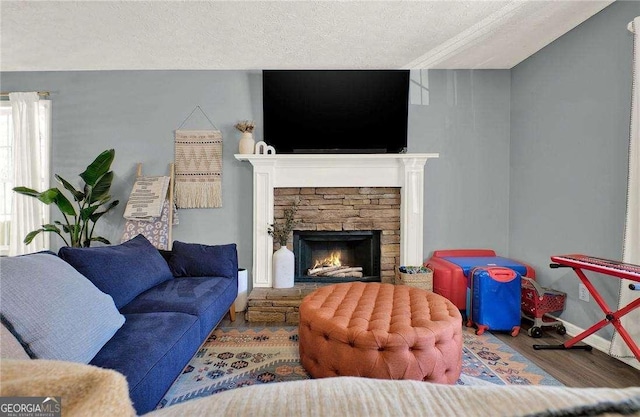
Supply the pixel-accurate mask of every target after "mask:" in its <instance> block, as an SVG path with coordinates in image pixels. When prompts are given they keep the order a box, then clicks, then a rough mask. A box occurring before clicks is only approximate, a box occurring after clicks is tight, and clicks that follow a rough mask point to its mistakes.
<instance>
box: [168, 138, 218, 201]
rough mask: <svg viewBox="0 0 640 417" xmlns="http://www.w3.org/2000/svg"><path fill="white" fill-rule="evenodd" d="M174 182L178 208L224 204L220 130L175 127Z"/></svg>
mask: <svg viewBox="0 0 640 417" xmlns="http://www.w3.org/2000/svg"><path fill="white" fill-rule="evenodd" d="M175 181H176V184H175V198H176V204H177V206H178V208H212V207H222V133H220V131H219V130H176V133H175Z"/></svg>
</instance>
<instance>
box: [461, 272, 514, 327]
mask: <svg viewBox="0 0 640 417" xmlns="http://www.w3.org/2000/svg"><path fill="white" fill-rule="evenodd" d="M467 282H468V288H467V327H471V326H473V325H475V326H476V329H477V330H476V334H478V335H480V334H482V333H484V331H485V330H498V331H508V332H511V336H514V337H515V336H517V335H518V333H519V332H520V294H521V290H520V288H521V284H522V277H521V275H520V274H519V273H518V272H516V271H514V270H513V269H510V268H504V267H499V266H497V267H492V266H490V267H484V266H482V267H476V268H473V269H472V270H471V271H470V272H469V277H468V281H467Z"/></svg>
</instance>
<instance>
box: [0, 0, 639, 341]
mask: <svg viewBox="0 0 640 417" xmlns="http://www.w3.org/2000/svg"><path fill="white" fill-rule="evenodd" d="M636 15H640V3H636V2H620V1H619V2H616V3H614V4H613V5H612V6H610V7H608V8H606V9H605V10H604V11H603V12H601V13H599V14H598V15H596V16H594V17H593V18H592V19H590V20H588V21H587V22H585V23H584V24H582V25H580V26H579V27H578V28H576V29H574V30H573V31H571V32H570V33H568V34H567V35H565V36H563V37H561V38H560V39H558V40H557V41H555V42H554V43H552V44H551V45H549V46H548V47H546V48H544V49H543V50H541V51H540V52H538V53H537V54H535V55H534V56H532V57H531V58H529V59H527V60H526V61H524V62H523V63H521V64H520V65H518V66H517V67H515V68H514V69H512V70H491V71H469V70H436V71H429V72H428V77H429V83H428V88H429V102H428V104H423V105H411V106H410V108H409V143H408V145H409V151H410V152H439V153H440V159H435V160H429V161H428V163H427V165H426V167H425V176H426V184H425V205H426V207H425V241H424V256H425V258H427V257H428V256H430V253H431V252H432V251H433V250H434V249H442V248H473V247H487V248H494V249H495V250H496V251H497V252H499V253H500V254H504V255H509V256H512V257H514V258H518V259H522V260H525V261H528V262H530V263H532V264H533V265H534V266H535V267H536V269H537V271H538V273H539V276H540V281H541V282H542V283H543V285H547V286H552V287H555V288H559V289H563V290H565V291H567V292H568V293H569V300H568V305H567V311H566V312H565V313H564V314H563V318H566V319H567V320H569V321H570V322H572V323H574V324H576V325H578V326H581V327H587V326H589V325H590V324H591V323H592V322H594V321H595V320H597V319H599V318H601V317H600V316H601V314H600V313H599V309H598V308H597V306H595V304H594V303H593V302H591V303H584V302H581V301H577V280H576V279H575V277H573V275H572V274H573V273H572V272H571V271H567V270H560V271H551V270H550V269H549V268H548V263H549V256H550V255H553V254H560V253H568V252H585V253H588V254H595V255H599V256H603V257H611V258H620V256H621V247H622V245H621V242H622V231H623V226H624V212H625V193H626V184H627V183H626V169H627V146H628V130H629V101H630V88H631V50H632V37H631V34H630V33H629V32H627V30H626V24H627V22H629V21H630V20H632V19H633V17H635V16H636ZM0 81H1V83H2V90H3V91H34V90H47V91H51V92H52V95H51V99H52V100H53V161H52V171H53V172H55V173H59V174H60V175H62V176H63V177H65V178H68V179H72V178H76V177H77V174H78V173H80V172H81V171H82V170H83V169H84V167H85V166H86V165H87V164H88V163H89V162H90V160H91V159H92V158H93V157H94V156H96V155H97V154H98V153H99V152H100V151H102V150H104V149H107V148H110V147H113V148H115V149H116V160H115V163H114V165H113V168H114V171H115V174H116V179H115V181H114V184H115V186H114V190H113V191H114V196H115V197H116V198H118V199H120V200H122V201H123V204H124V202H125V201H126V199H127V196H128V193H129V191H130V189H131V186H132V183H133V178H134V175H135V167H136V163H137V162H143V163H144V172H145V173H148V174H161V173H164V172H166V166H167V164H168V163H169V162H170V161H171V160H172V159H173V131H174V130H175V129H176V128H178V127H179V126H180V124H181V123H182V121H183V120H184V119H185V117H186V116H187V115H188V114H189V113H190V112H191V111H192V110H193V109H194V108H195V106H197V105H200V106H201V108H202V109H203V110H204V112H205V113H206V114H207V115H208V116H209V117H210V118H211V120H212V121H213V122H214V123H215V124H216V125H217V126H218V127H219V128H220V130H222V133H223V136H224V140H225V142H224V161H223V164H224V173H223V207H222V208H219V209H206V210H199V209H198V210H196V209H192V210H180V212H179V215H180V225H179V226H176V227H175V229H174V238H175V239H177V240H181V241H186V242H199V243H205V244H218V243H227V242H236V243H237V244H238V249H239V257H240V264H241V266H243V267H246V268H248V269H249V270H251V266H252V265H251V258H252V255H251V248H252V242H251V221H252V190H251V184H252V177H251V166H250V165H249V164H248V163H241V162H239V161H236V160H235V159H234V158H233V154H234V153H235V152H237V145H238V134H237V132H236V131H235V130H234V128H233V125H234V123H235V122H237V121H238V120H241V119H254V120H256V121H257V123H258V128H257V131H256V139H258V140H259V139H261V138H262V131H261V124H262V100H261V90H262V86H261V77H260V72H258V71H115V72H114V71H108V72H106V71H105V72H102V71H95V72H29V73H2V74H0ZM185 127H187V128H207V127H208V122H207V120H206V119H205V118H204V117H203V116H201V115H199V114H198V112H196V113H195V114H194V118H193V119H192V120H190V121H189V122H188V123H187V124H186V125H185ZM123 209H124V207H123V206H121V207H119V208H118V210H117V211H115V212H114V213H113V214H112V215H111V216H109V217H108V218H107V219H106V221H105V222H104V223H103V225H102V226H103V227H102V228H101V230H100V233H101V234H103V235H105V236H106V237H107V238H109V239H111V240H113V241H118V240H119V237H120V235H121V233H122V228H123V225H124V221H123V219H122V212H123ZM595 280H596V281H597V283H598V285H602V286H603V287H604V288H605V290H604V292H605V296H606V299H607V301H608V302H609V303H610V304H611V305H615V304H616V303H617V286H616V284H617V283H616V282H615V281H613V280H611V279H609V278H606V277H595ZM600 334H602V335H603V336H605V337H607V338H608V337H609V335H610V332H609V330H608V329H607V330H604V331H601V333H600Z"/></svg>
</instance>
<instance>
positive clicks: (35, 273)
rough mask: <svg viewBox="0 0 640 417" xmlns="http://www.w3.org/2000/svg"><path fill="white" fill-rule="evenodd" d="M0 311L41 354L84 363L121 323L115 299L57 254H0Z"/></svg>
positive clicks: (41, 356)
mask: <svg viewBox="0 0 640 417" xmlns="http://www.w3.org/2000/svg"><path fill="white" fill-rule="evenodd" d="M0 270H2V291H0V313H1V314H2V316H3V317H4V318H5V319H6V320H7V321H8V322H9V323H10V324H11V326H12V327H13V331H14V332H15V333H17V334H18V335H19V336H20V338H21V340H22V342H23V343H25V344H27V345H28V346H29V348H30V350H31V352H33V354H34V355H35V356H36V357H38V358H42V359H56V360H66V361H72V362H83V363H88V362H89V361H90V360H91V358H93V357H94V356H95V354H96V353H97V352H98V351H99V350H100V349H101V348H102V346H103V345H104V344H105V343H107V341H108V340H109V339H111V337H112V336H113V334H114V333H115V332H116V330H118V329H119V328H120V327H121V326H122V324H123V323H124V316H122V315H121V314H120V313H119V312H118V310H117V309H116V307H115V305H114V303H113V299H112V298H111V297H109V296H108V295H107V294H104V293H103V292H101V291H100V290H99V289H98V288H96V287H95V285H93V284H92V283H91V282H90V281H89V280H88V279H86V278H85V277H84V276H82V275H81V274H80V273H78V271H76V270H75V269H73V268H72V267H71V266H70V265H69V264H67V263H66V262H64V261H63V260H61V259H60V258H58V257H57V256H55V255H51V254H46V253H36V254H32V255H26V256H17V257H8V258H0Z"/></svg>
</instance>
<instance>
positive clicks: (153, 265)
mask: <svg viewBox="0 0 640 417" xmlns="http://www.w3.org/2000/svg"><path fill="white" fill-rule="evenodd" d="M59 255H60V257H61V258H62V259H64V260H65V261H67V262H68V263H69V264H71V265H72V266H73V267H74V268H75V269H77V270H78V271H79V272H80V273H81V274H83V275H84V276H86V277H87V278H89V279H90V280H91V282H93V283H94V284H95V285H96V287H98V288H99V289H100V290H102V291H104V292H106V293H107V294H109V295H110V296H111V297H113V301H114V302H115V304H116V307H118V308H121V307H123V306H125V305H126V304H127V303H128V302H130V301H131V300H133V299H134V298H135V297H136V296H137V295H138V294H140V293H142V292H143V291H146V290H148V289H149V288H151V287H153V286H154V285H158V284H160V283H161V282H164V281H166V280H168V279H172V278H173V275H172V274H171V271H170V270H169V267H168V266H167V263H166V262H165V261H164V259H163V258H162V255H160V253H159V252H158V250H157V249H156V248H155V247H154V246H153V245H152V244H151V243H150V242H149V241H148V240H147V239H146V238H145V237H144V236H142V235H138V236H136V237H134V238H133V239H131V240H129V241H126V242H124V243H122V244H120V245H113V246H101V247H95V248H70V247H63V248H61V249H60V252H59Z"/></svg>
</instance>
